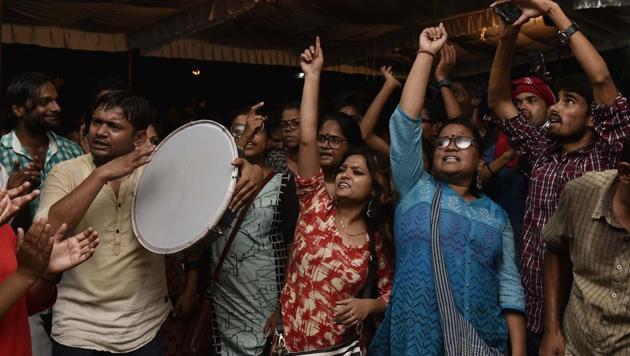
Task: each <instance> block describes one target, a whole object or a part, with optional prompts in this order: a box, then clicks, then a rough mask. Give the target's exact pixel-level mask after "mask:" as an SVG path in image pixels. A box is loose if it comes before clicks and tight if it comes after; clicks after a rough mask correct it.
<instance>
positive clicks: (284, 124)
mask: <svg viewBox="0 0 630 356" xmlns="http://www.w3.org/2000/svg"><path fill="white" fill-rule="evenodd" d="M299 126H300V118H299V117H298V118H295V119H290V120H281V121H280V130H282V131H287V130H295V129H297V128H298V127H299Z"/></svg>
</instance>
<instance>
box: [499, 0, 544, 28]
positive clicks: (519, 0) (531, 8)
mask: <svg viewBox="0 0 630 356" xmlns="http://www.w3.org/2000/svg"><path fill="white" fill-rule="evenodd" d="M505 3H513V4H515V5H517V6H518V7H520V8H521V10H523V14H522V15H521V17H519V19H518V20H516V21H515V22H514V24H513V26H521V25H523V24H525V23H526V22H528V21H529V20H530V19H535V18H537V17H539V16H542V15H544V14H546V13H548V12H549V11H550V9H551V1H550V0H498V1H495V2H494V3H492V5H490V7H496V6H498V5H501V4H505Z"/></svg>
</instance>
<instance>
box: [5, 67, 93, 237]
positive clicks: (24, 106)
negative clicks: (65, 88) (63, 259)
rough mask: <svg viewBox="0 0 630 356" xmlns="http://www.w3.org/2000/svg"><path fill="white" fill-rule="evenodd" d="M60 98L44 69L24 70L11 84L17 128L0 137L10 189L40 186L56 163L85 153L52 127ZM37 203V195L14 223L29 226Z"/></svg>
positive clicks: (11, 109) (9, 94)
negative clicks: (28, 185)
mask: <svg viewBox="0 0 630 356" xmlns="http://www.w3.org/2000/svg"><path fill="white" fill-rule="evenodd" d="M57 99H58V95H57V89H56V88H55V86H54V85H53V83H52V81H51V79H50V78H49V77H48V76H47V75H45V74H42V73H37V72H28V73H21V74H18V75H16V76H15V77H14V78H13V80H12V81H11V83H10V84H9V87H8V88H7V96H6V100H7V107H8V111H9V114H10V116H11V118H12V119H13V121H14V129H13V131H11V132H9V133H8V134H6V135H4V136H2V138H1V139H0V163H1V164H2V165H3V166H4V167H5V168H6V169H7V173H8V174H9V180H8V182H7V189H12V188H15V187H18V186H20V185H21V184H22V183H24V182H25V181H28V182H30V183H31V187H32V188H37V187H39V186H40V184H41V183H43V182H44V181H45V180H46V176H47V175H48V172H50V170H51V169H52V167H53V166H54V165H56V164H57V163H59V162H62V161H65V160H68V159H71V158H75V157H78V156H80V155H82V154H83V152H82V151H81V148H80V147H79V146H78V145H77V144H75V143H74V142H72V141H70V140H68V139H66V138H63V137H61V136H59V135H57V134H55V133H54V132H53V131H52V129H53V128H55V127H57V126H59V125H60V124H61V119H60V118H59V112H60V111H61V108H60V107H59V104H58V102H57ZM38 203H39V199H35V200H34V201H33V202H32V203H31V204H30V205H29V209H24V214H22V217H23V218H20V217H16V221H15V222H14V226H16V225H17V226H19V227H22V228H25V229H26V228H28V226H29V225H30V223H31V221H32V217H33V216H34V215H35V211H36V210H37V205H38ZM17 226H16V227H17Z"/></svg>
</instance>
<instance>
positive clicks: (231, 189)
mask: <svg viewBox="0 0 630 356" xmlns="http://www.w3.org/2000/svg"><path fill="white" fill-rule="evenodd" d="M200 124H210V125H213V126H216V127H218V128H219V129H220V130H221V131H223V132H224V133H225V134H227V135H228V136H230V137H231V136H232V134H231V133H230V131H229V130H228V129H227V128H226V127H225V126H223V125H221V124H220V123H218V122H216V121H213V120H195V121H191V122H189V123H187V124H184V125H182V126H180V127H178V128H177V129H176V130H175V131H173V132H171V133H170V134H169V135H168V136H166V138H164V139H163V140H162V141H161V142H160V143H159V144H158V145H157V146H156V147H155V151H154V152H153V153H152V154H151V158H153V156H154V155H155V154H156V153H157V152H158V151H159V149H160V148H161V147H162V146H163V145H164V143H165V142H167V141H168V140H169V139H170V138H172V137H173V136H175V135H176V134H177V133H178V132H180V131H183V130H185V129H187V128H189V127H191V126H195V125H200ZM230 142H231V145H230V148H231V150H232V153H233V156H232V157H234V159H236V158H237V157H238V149H237V148H236V142H234V140H230ZM148 164H151V161H149V163H148ZM145 172H146V169H145V170H144V171H143V172H142V175H141V176H140V178H139V179H138V184H136V187H135V188H134V190H133V199H132V201H131V226H132V228H133V233H134V235H135V236H136V239H137V240H138V242H139V243H140V245H142V247H144V248H145V249H147V250H149V251H151V252H153V253H157V254H161V255H169V254H174V253H178V252H181V251H183V250H185V249H187V248H189V247H191V246H193V245H195V244H197V243H198V242H199V241H201V240H202V239H203V238H204V237H205V236H206V235H208V233H209V232H210V231H211V230H212V228H213V227H214V226H215V225H216V224H217V223H218V222H219V221H220V220H221V217H222V215H223V214H221V215H220V216H218V217H217V218H216V219H215V220H216V221H209V222H208V223H209V225H208V227H207V228H206V229H205V231H203V232H202V233H201V234H199V235H198V236H195V237H194V238H193V239H192V240H190V241H188V242H187V243H185V244H183V245H182V246H179V247H176V248H171V249H166V248H161V247H157V246H154V245H152V244H150V243H149V242H148V241H147V240H146V239H145V238H144V237H143V236H142V234H141V233H140V231H139V228H138V225H137V223H136V220H137V218H136V198H137V196H138V190H139V189H140V186H141V185H142V181H143V179H144V176H145ZM237 179H238V168H237V167H234V169H233V170H232V179H231V182H230V186H229V187H228V190H227V193H229V194H226V199H224V201H223V203H222V204H221V209H222V210H223V211H224V214H225V211H226V210H227V208H228V205H229V203H230V199H231V197H232V194H233V193H234V188H235V187H236V181H237Z"/></svg>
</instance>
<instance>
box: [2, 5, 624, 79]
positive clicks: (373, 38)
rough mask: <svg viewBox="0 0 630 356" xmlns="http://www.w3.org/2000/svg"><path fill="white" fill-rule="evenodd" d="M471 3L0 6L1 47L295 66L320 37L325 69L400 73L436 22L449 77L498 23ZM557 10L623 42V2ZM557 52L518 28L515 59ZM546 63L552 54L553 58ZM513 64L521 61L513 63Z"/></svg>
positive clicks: (488, 49) (544, 34) (474, 59)
mask: <svg viewBox="0 0 630 356" xmlns="http://www.w3.org/2000/svg"><path fill="white" fill-rule="evenodd" d="M487 3H488V2H487V1H481V0H468V1H456V0H432V1H420V0H415V1H412V0H346V1H341V0H214V1H212V0H205V1H199V0H109V1H98V2H97V1H89V0H88V1H85V0H55V1H46V0H2V42H3V43H19V44H31V45H39V46H45V47H56V48H68V49H77V50H89V51H109V52H118V51H129V50H136V49H137V50H139V53H140V54H141V55H143V56H157V57H166V58H186V59H198V60H213V61H228V62H238V63H251V64H265V65H285V66H295V65H297V60H296V59H297V54H298V53H299V52H300V51H301V50H302V49H303V48H304V46H305V45H306V44H308V43H310V42H311V41H312V40H313V37H314V36H315V35H320V36H321V37H322V40H323V41H324V46H325V50H326V62H327V65H328V68H327V69H329V70H337V71H342V72H350V73H369V72H372V71H373V70H374V68H377V67H378V66H379V65H382V64H393V65H395V66H397V67H400V68H403V69H404V68H408V66H409V64H410V60H411V58H412V57H413V54H414V53H415V48H416V47H417V39H418V34H419V31H420V28H422V27H424V26H426V25H431V24H436V23H438V22H440V21H443V22H444V23H445V25H446V27H447V30H448V32H449V35H450V37H451V39H452V42H454V43H455V45H456V47H457V51H458V54H459V58H460V59H459V60H458V63H459V64H458V70H459V71H460V72H461V73H462V74H463V73H474V72H479V71H483V70H486V69H487V68H488V66H489V63H490V60H491V58H492V54H493V53H494V48H495V47H496V43H497V41H498V39H497V28H498V22H497V19H496V18H495V16H494V14H493V12H492V11H491V10H488V9H487ZM562 5H563V8H565V9H567V11H570V14H571V16H572V17H573V18H574V19H575V20H576V22H578V24H580V26H581V27H582V29H583V30H584V31H585V32H586V33H587V34H588V35H589V37H590V38H591V39H592V40H593V42H594V43H595V44H596V45H597V46H598V48H599V49H600V50H606V49H611V48H617V47H621V46H626V45H629V44H630V39H629V38H627V36H624V35H625V32H627V31H626V30H627V29H628V28H629V26H630V0H574V1H566V2H564V3H563V4H562ZM536 50H538V51H542V52H546V53H548V54H553V56H555V57H559V56H561V55H562V52H561V51H560V50H559V46H558V42H557V39H556V36H555V29H554V28H552V27H548V26H545V25H544V23H543V20H542V18H540V19H536V20H533V21H531V22H530V23H528V24H527V25H526V26H525V27H524V29H523V31H522V34H521V36H520V38H519V41H518V52H520V53H526V52H531V51H536ZM553 56H552V57H553ZM521 60H522V58H521Z"/></svg>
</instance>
